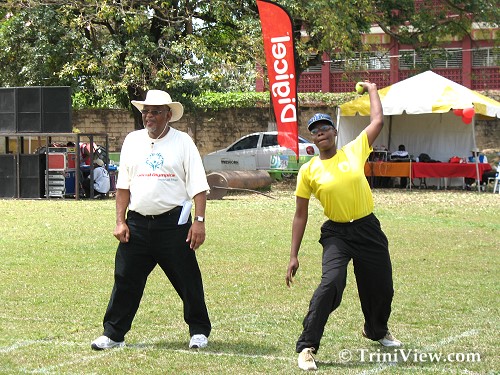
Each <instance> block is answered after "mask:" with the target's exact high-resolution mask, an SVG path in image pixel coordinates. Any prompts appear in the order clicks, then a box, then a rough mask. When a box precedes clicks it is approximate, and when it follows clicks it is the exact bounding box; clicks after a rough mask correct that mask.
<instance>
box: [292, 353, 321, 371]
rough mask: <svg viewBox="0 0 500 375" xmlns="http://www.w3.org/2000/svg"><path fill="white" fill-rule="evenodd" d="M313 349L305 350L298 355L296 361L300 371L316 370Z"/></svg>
mask: <svg viewBox="0 0 500 375" xmlns="http://www.w3.org/2000/svg"><path fill="white" fill-rule="evenodd" d="M313 352H314V348H305V349H302V351H301V352H300V353H299V358H298V360H297V362H298V364H299V368H301V369H302V370H306V371H310V370H317V369H318V366H316V360H315V359H314V353H313Z"/></svg>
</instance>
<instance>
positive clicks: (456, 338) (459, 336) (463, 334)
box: [358, 329, 479, 375]
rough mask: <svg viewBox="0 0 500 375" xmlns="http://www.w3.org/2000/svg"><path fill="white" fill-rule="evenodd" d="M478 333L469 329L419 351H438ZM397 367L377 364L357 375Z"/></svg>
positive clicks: (367, 374)
mask: <svg viewBox="0 0 500 375" xmlns="http://www.w3.org/2000/svg"><path fill="white" fill-rule="evenodd" d="M478 333H479V330H477V329H471V330H469V331H465V332H462V333H461V334H460V335H457V336H450V337H447V338H445V339H443V340H441V341H439V342H438V343H436V344H431V345H428V346H426V347H424V348H423V349H421V350H420V351H422V352H427V351H430V350H432V349H439V348H441V347H443V346H445V345H447V344H450V343H452V342H454V341H456V340H458V339H461V338H462V337H470V336H476V335H477V334H478ZM397 365H398V364H397V363H384V364H378V365H377V367H375V368H373V369H371V370H367V371H362V372H360V373H358V374H359V375H369V374H378V373H379V372H382V371H384V370H385V369H386V368H387V367H392V366H397Z"/></svg>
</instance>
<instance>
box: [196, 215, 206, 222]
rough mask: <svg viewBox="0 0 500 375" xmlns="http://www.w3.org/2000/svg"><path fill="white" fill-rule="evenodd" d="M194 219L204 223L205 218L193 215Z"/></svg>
mask: <svg viewBox="0 0 500 375" xmlns="http://www.w3.org/2000/svg"><path fill="white" fill-rule="evenodd" d="M194 221H199V222H200V223H204V222H205V218H204V217H203V216H195V217H194Z"/></svg>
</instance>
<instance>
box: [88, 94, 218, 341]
mask: <svg viewBox="0 0 500 375" xmlns="http://www.w3.org/2000/svg"><path fill="white" fill-rule="evenodd" d="M132 104H133V105H134V106H135V107H136V108H137V109H138V110H139V111H141V113H142V121H143V125H144V129H142V130H136V131H133V132H131V133H129V134H128V135H127V136H126V137H125V140H124V142H123V146H122V149H121V153H120V173H119V174H118V181H117V183H116V188H117V192H116V227H115V230H114V233H113V234H114V236H115V237H116V238H117V239H118V240H119V241H120V243H119V244H118V249H117V251H116V258H115V283H114V286H113V290H112V293H111V298H110V300H109V304H108V308H107V310H106V313H105V315H104V320H103V326H104V332H103V335H102V336H100V337H98V338H97V339H96V340H94V341H93V342H92V343H91V347H92V349H94V350H103V349H110V348H117V347H123V346H124V345H125V334H126V333H127V332H128V331H129V330H130V328H131V326H132V321H133V319H134V317H135V314H136V312H137V309H138V308H139V304H140V301H141V298H142V295H143V292H144V288H145V286H146V281H147V279H148V276H149V274H150V273H151V271H153V269H154V268H155V267H156V265H157V264H158V265H159V266H160V267H161V269H162V270H163V272H164V273H165V275H166V276H167V277H168V279H169V280H170V282H171V284H172V286H173V287H174V289H175V291H176V292H177V294H178V295H179V297H180V298H181V300H182V302H183V305H184V321H185V322H186V324H187V325H188V327H189V334H190V336H191V339H190V341H189V348H203V347H206V346H207V344H208V336H209V334H210V331H211V323H210V319H209V316H208V311H207V306H206V304H205V294H204V290H203V282H202V277H201V272H200V268H199V266H198V261H197V259H196V255H195V250H196V249H198V248H199V247H200V246H201V245H202V244H203V242H204V241H205V208H206V200H207V197H206V192H207V190H209V185H208V182H207V178H206V174H205V170H204V168H203V163H202V160H201V156H200V153H199V152H198V149H197V148H196V145H195V144H194V142H193V140H192V139H191V137H190V136H189V135H188V134H186V133H184V132H181V131H179V130H177V129H174V128H172V127H170V123H171V122H174V121H177V120H179V119H180V118H181V117H182V114H183V112H184V107H183V106H182V104H181V103H179V102H173V101H172V99H171V97H170V95H169V94H168V93H166V92H165V91H161V90H149V91H148V92H147V94H146V99H145V100H144V101H135V100H133V101H132ZM192 200H193V201H194V206H195V207H194V215H195V216H194V222H192V219H191V201H192Z"/></svg>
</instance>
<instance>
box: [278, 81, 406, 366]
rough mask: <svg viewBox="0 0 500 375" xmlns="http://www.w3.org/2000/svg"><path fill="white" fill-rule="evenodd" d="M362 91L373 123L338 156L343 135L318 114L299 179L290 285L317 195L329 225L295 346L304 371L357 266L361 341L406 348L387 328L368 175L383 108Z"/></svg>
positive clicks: (388, 286) (384, 276)
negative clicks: (312, 150) (313, 152)
mask: <svg viewBox="0 0 500 375" xmlns="http://www.w3.org/2000/svg"><path fill="white" fill-rule="evenodd" d="M362 85H363V88H364V92H368V95H369V98H370V124H369V125H368V126H367V127H366V128H365V129H364V130H363V131H362V132H361V133H360V134H359V136H358V137H357V138H356V139H355V140H353V141H352V142H350V143H349V144H347V145H345V146H344V147H342V148H341V149H337V147H336V144H335V138H336V135H337V130H336V128H335V125H334V122H333V120H332V119H331V117H330V116H329V115H327V114H322V113H319V114H316V115H314V116H313V117H312V118H311V119H310V120H309V123H308V129H309V131H310V132H311V135H312V136H313V139H314V143H315V144H316V146H317V147H318V148H319V150H320V153H319V156H316V157H314V158H312V159H311V160H310V161H309V162H308V163H306V164H304V165H303V166H302V167H301V168H300V171H299V174H298V176H297V188H296V191H295V195H296V210H295V216H294V218H293V225H292V241H291V249H290V262H289V265H288V270H287V274H286V284H287V286H290V283H291V282H292V278H293V277H294V276H295V274H296V272H297V269H298V268H299V261H298V253H299V248H300V244H301V242H302V237H303V235H304V231H305V228H306V224H307V218H308V207H309V199H310V197H311V195H314V196H315V197H316V198H317V199H318V200H319V201H320V203H321V205H322V207H323V210H324V213H325V215H326V217H327V218H328V220H327V221H326V222H325V223H324V224H323V225H322V227H321V237H320V240H319V242H320V243H321V245H322V246H323V258H322V277H321V282H320V284H319V286H318V288H317V289H316V291H315V292H314V294H313V296H312V299H311V302H310V304H309V311H308V312H307V314H306V316H305V318H304V321H303V327H304V329H303V331H302V334H301V335H300V337H299V339H298V341H297V344H296V351H297V353H299V358H298V365H299V367H300V368H302V369H304V370H315V369H316V368H317V366H316V362H315V359H314V354H316V352H317V350H318V348H319V345H320V340H321V337H322V335H323V330H324V327H325V324H326V322H327V320H328V317H329V315H330V314H331V313H332V312H333V311H334V310H335V309H336V308H337V307H338V306H339V305H340V302H341V300H342V293H343V291H344V288H345V285H346V276H347V265H348V264H349V262H350V261H351V259H352V260H353V264H354V273H355V275H356V282H357V286H358V294H359V298H360V301H361V308H362V310H363V314H364V317H365V323H364V328H363V330H362V334H363V336H365V337H366V338H369V339H371V340H374V341H378V342H380V344H382V345H384V346H389V347H397V346H401V342H400V341H399V340H397V339H395V338H394V337H393V336H392V335H391V334H390V332H389V330H388V327H387V322H388V320H389V316H390V313H391V303H392V297H393V294H394V290H393V284H392V266H391V260H390V256H389V249H388V241H387V237H386V236H385V234H384V232H383V231H382V229H381V227H380V222H379V221H378V219H377V218H376V217H375V215H374V214H373V197H372V193H371V190H370V186H369V184H368V181H367V179H366V177H365V174H364V165H365V162H366V160H367V159H368V156H369V154H370V152H371V151H372V144H373V142H374V141H375V139H376V138H377V136H378V135H379V133H380V131H381V130H382V127H383V113H382V104H381V102H380V97H379V95H378V92H377V87H376V85H375V84H374V83H370V82H364V83H362Z"/></svg>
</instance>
